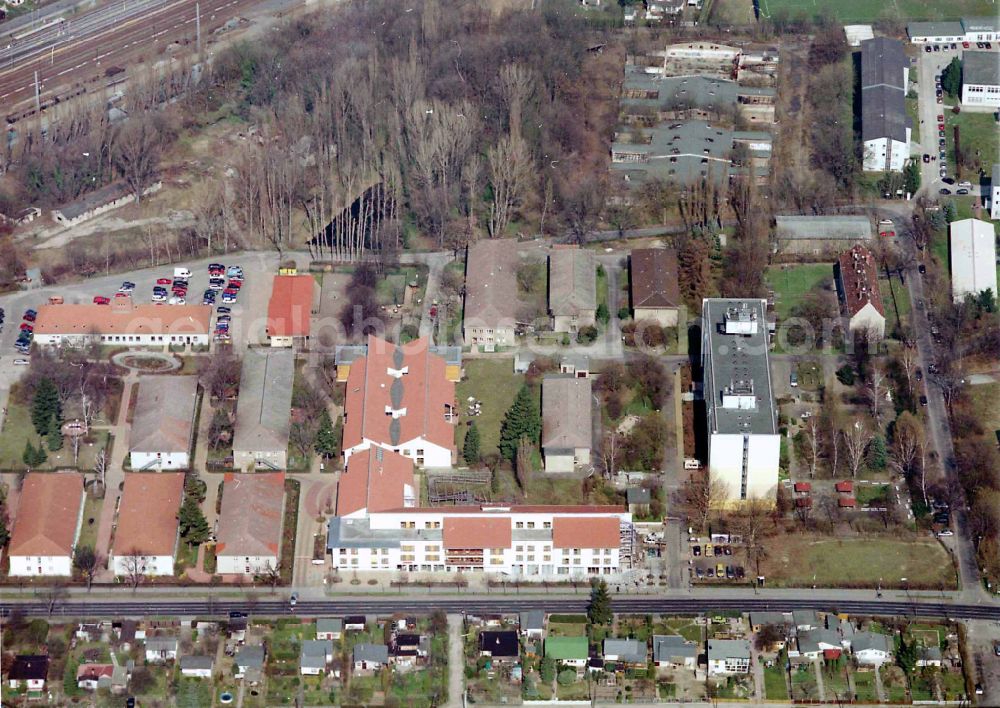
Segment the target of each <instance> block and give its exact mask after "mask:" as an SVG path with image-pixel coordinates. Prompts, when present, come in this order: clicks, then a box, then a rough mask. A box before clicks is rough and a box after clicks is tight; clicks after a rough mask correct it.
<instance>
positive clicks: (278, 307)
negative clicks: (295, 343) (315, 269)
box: [267, 275, 316, 337]
mask: <svg viewBox="0 0 1000 708" xmlns="http://www.w3.org/2000/svg"><path fill="white" fill-rule="evenodd" d="M315 286H316V280H315V279H314V278H313V277H312V276H311V275H276V276H274V285H273V287H272V288H271V301H270V302H269V303H268V304H267V334H268V336H271V337H308V336H309V325H310V318H311V316H312V304H313V289H314V288H315Z"/></svg>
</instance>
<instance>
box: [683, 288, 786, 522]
mask: <svg viewBox="0 0 1000 708" xmlns="http://www.w3.org/2000/svg"><path fill="white" fill-rule="evenodd" d="M766 312H767V302H766V301H765V300H754V299H746V300H742V299H741V300H737V299H723V298H719V299H715V298H709V299H705V300H704V301H703V305H702V364H703V367H704V396H705V408H706V411H707V414H708V435H709V444H708V473H709V475H711V477H712V479H713V481H716V482H719V483H720V484H721V485H722V486H723V487H724V489H725V493H724V495H723V496H724V499H723V500H720V504H723V505H726V504H728V505H731V504H734V503H739V502H740V501H745V500H748V499H754V498H761V499H769V500H772V501H773V500H774V498H775V494H776V487H777V484H778V459H779V449H780V437H779V435H778V421H777V412H776V408H775V403H774V396H773V393H772V389H771V367H770V362H769V360H768V332H767V319H766Z"/></svg>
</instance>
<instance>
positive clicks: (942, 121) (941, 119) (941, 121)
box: [938, 114, 944, 123]
mask: <svg viewBox="0 0 1000 708" xmlns="http://www.w3.org/2000/svg"><path fill="white" fill-rule="evenodd" d="M938 123H944V115H943V114H942V115H939V116H938Z"/></svg>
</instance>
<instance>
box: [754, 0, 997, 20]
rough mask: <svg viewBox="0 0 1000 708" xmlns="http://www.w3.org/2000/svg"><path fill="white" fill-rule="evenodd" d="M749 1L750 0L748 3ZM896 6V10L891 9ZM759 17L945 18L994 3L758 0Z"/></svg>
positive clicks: (988, 10) (983, 11) (986, 10)
mask: <svg viewBox="0 0 1000 708" xmlns="http://www.w3.org/2000/svg"><path fill="white" fill-rule="evenodd" d="M748 4H749V3H748ZM893 10H895V12H893ZM760 11H761V16H762V17H769V16H770V15H772V14H773V13H775V12H778V11H785V12H788V13H789V14H790V15H792V16H793V17H794V16H795V15H807V16H810V17H814V16H817V15H818V14H819V13H820V11H825V12H830V13H832V14H833V15H834V17H836V19H837V20H839V21H840V22H872V21H874V20H877V19H878V18H879V17H881V16H882V15H884V14H887V13H891V14H894V15H895V16H898V17H899V18H900V19H903V20H904V21H905V20H945V19H953V18H956V17H967V16H970V15H992V14H993V13H994V12H995V7H994V6H993V5H992V4H991V2H990V0H952V1H951V2H948V3H941V2H938V0H895V2H893V3H891V4H890V3H881V2H873V1H872V0H841V1H840V2H837V3H824V2H818V1H817V0H761V2H760Z"/></svg>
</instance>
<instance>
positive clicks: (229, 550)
mask: <svg viewBox="0 0 1000 708" xmlns="http://www.w3.org/2000/svg"><path fill="white" fill-rule="evenodd" d="M284 490H285V474H284V472H273V473H244V474H239V473H238V474H227V475H226V476H225V480H224V484H223V488H222V512H221V513H220V514H219V533H218V545H217V546H216V548H215V553H216V559H217V572H219V573H222V574H239V575H254V574H257V573H261V572H266V571H268V570H270V569H272V568H277V567H278V552H279V550H280V547H281V526H282V516H283V512H284V508H285V505H284V498H285V492H284Z"/></svg>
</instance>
